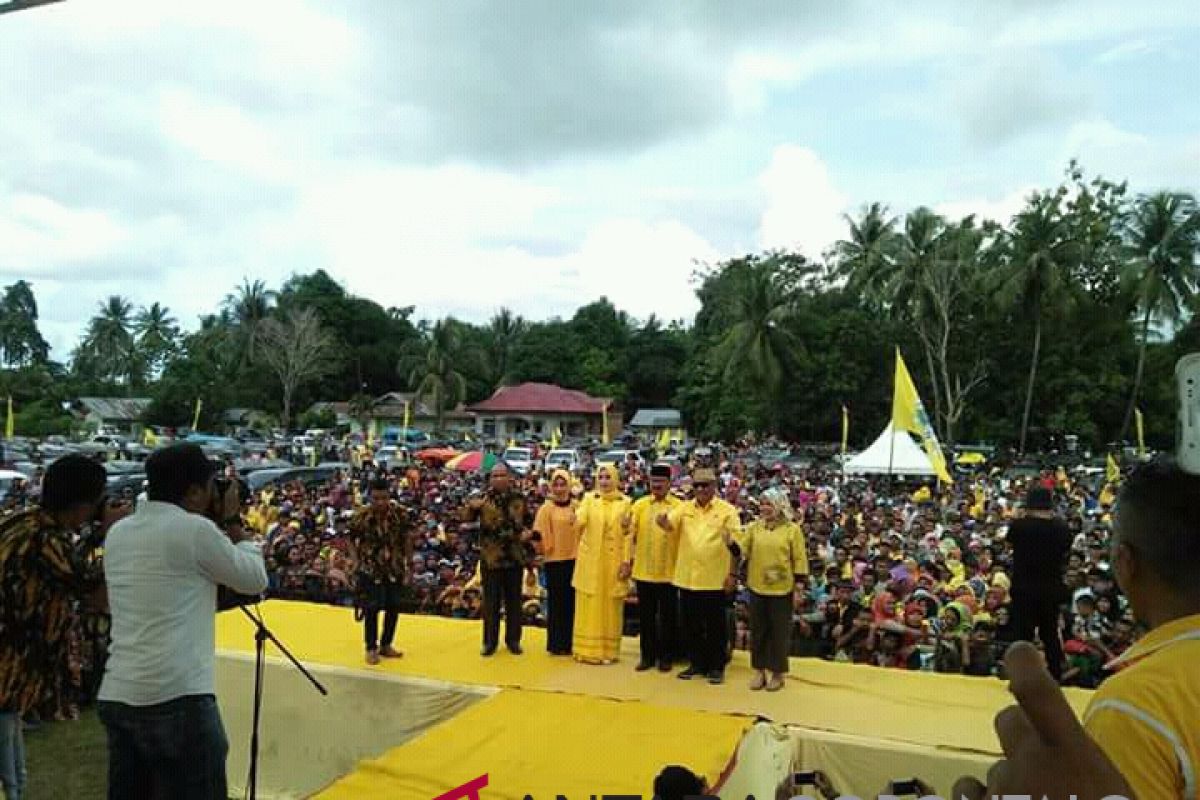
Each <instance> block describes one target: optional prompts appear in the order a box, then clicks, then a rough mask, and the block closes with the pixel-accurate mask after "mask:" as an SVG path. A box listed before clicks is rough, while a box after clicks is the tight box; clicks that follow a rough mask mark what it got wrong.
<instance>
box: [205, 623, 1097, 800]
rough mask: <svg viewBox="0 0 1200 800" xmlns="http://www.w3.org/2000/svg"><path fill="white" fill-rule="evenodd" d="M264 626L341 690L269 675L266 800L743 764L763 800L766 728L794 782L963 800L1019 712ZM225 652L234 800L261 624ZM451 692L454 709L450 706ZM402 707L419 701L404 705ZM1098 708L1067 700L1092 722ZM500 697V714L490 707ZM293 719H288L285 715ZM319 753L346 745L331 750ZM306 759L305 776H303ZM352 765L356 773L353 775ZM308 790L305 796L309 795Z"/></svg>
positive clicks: (466, 626)
mask: <svg viewBox="0 0 1200 800" xmlns="http://www.w3.org/2000/svg"><path fill="white" fill-rule="evenodd" d="M262 610H263V616H264V618H265V619H266V621H267V624H268V625H269V626H270V628H271V629H272V631H273V632H274V633H275V634H276V635H277V636H278V637H279V639H280V640H281V641H282V642H283V643H284V644H285V645H287V646H288V648H289V649H290V650H291V651H292V652H293V653H294V654H295V655H296V656H297V657H298V658H300V659H301V660H302V661H304V662H305V663H306V664H308V665H310V666H315V668H316V671H317V673H318V677H321V678H322V679H324V678H325V677H326V676H329V675H332V676H335V677H336V681H335V683H336V686H337V691H333V689H332V687H331V694H330V697H329V698H328V699H322V698H320V697H318V696H317V695H316V694H315V693H314V692H312V691H311V689H309V688H308V687H307V686H305V685H304V684H303V679H300V678H298V676H289V677H286V678H284V677H278V678H277V677H276V675H277V674H281V673H282V672H289V671H290V672H292V673H294V670H293V669H292V668H291V667H290V666H286V665H278V664H277V660H276V659H274V658H273V659H272V661H271V667H270V668H269V670H268V672H269V676H268V677H269V680H268V688H267V692H266V702H267V706H266V712H265V713H264V731H265V732H266V734H267V735H266V737H265V741H267V742H269V741H271V737H272V736H278V737H281V739H280V741H278V742H275V743H274V744H273V745H272V746H271V747H270V751H268V747H267V744H264V749H263V767H262V770H263V772H262V773H261V775H262V778H261V779H260V782H261V786H262V788H264V789H266V790H268V791H263V792H262V794H263V796H269V795H270V794H274V795H276V796H292V797H296V796H309V795H312V794H314V793H315V792H317V791H318V790H319V789H320V788H321V787H322V786H325V785H327V784H330V782H331V781H333V783H332V784H331V785H329V786H328V788H326V789H325V791H324V792H323V793H322V794H319V795H318V796H320V797H330V798H343V797H365V796H371V797H403V798H409V797H412V798H423V799H424V800H432V798H434V797H436V796H438V795H440V794H442V793H444V792H446V791H448V790H450V789H452V788H454V787H455V786H458V785H461V784H463V783H465V782H466V781H468V780H470V779H473V778H476V777H478V776H479V775H482V774H484V773H487V774H489V785H488V788H487V789H486V790H484V792H483V793H482V795H481V797H482V798H485V800H486V798H489V797H494V798H508V797H514V798H518V800H519V798H523V797H525V796H526V795H527V794H529V795H532V796H533V797H534V798H539V797H551V798H552V797H555V796H557V795H563V796H566V797H588V796H591V795H592V794H596V795H598V796H599V795H601V794H615V793H641V794H643V795H646V796H649V794H650V781H651V780H652V779H653V776H654V774H655V773H656V772H657V770H658V769H659V768H661V767H662V766H663V765H665V764H668V763H683V764H686V765H688V766H690V767H691V768H693V769H695V770H697V771H704V772H705V773H707V774H708V775H709V778H710V780H715V779H716V778H717V777H718V775H719V774H720V773H721V771H722V769H723V768H724V767H725V766H726V765H731V764H732V763H733V762H734V760H735V754H736V760H737V761H738V764H739V765H740V766H739V767H738V768H735V769H733V771H732V774H730V775H728V776H726V777H727V778H728V782H727V786H728V787H729V790H730V792H731V793H730V794H729V795H728V796H729V797H734V796H736V795H735V793H733V792H734V787H738V791H741V787H743V786H755V787H759V788H757V789H756V796H759V797H760V798H761V797H762V796H763V795H762V794H759V793H758V792H761V791H762V789H761V780H759V781H757V782H756V781H755V780H754V779H753V776H747V775H746V774H745V773H744V770H745V769H747V768H749V765H750V764H751V763H752V762H756V761H761V760H762V757H763V756H762V755H761V753H759V754H758V755H757V756H756V754H755V752H753V750H754V748H752V747H751V744H752V741H751V740H752V737H746V740H745V742H744V746H743V747H742V749H741V750H740V751H739V748H738V742H739V741H740V740H742V737H743V734H744V733H745V732H746V731H747V730H748V729H749V728H750V726H751V724H752V723H753V721H754V720H755V719H763V720H768V721H770V722H771V723H773V725H772V726H771V727H772V729H773V730H774V734H773V736H771V737H762V741H763V742H766V741H773V742H775V743H776V744H777V745H778V746H779V747H783V743H784V742H785V741H786V743H787V744H786V747H787V749H788V750H789V751H790V756H789V758H790V761H791V762H792V763H790V764H788V765H787V768H791V767H792V766H795V767H796V768H798V769H799V768H802V769H813V768H822V769H825V770H826V771H827V772H829V773H830V774H831V776H834V777H835V782H837V781H839V780H840V781H842V782H843V783H838V788H839V789H841V790H842V791H847V792H856V793H859V794H860V796H865V795H871V796H873V795H874V793H876V792H878V790H879V789H880V788H881V786H882V782H879V779H880V778H882V780H884V781H886V780H887V779H888V778H907V777H912V776H913V775H914V774H921V775H922V777H925V778H926V779H927V780H931V782H933V783H934V785H935V788H938V789H940V790H942V791H946V792H948V791H949V788H950V787H949V785H948V783H947V785H945V786H942V785H940V782H942V781H943V780H949V778H951V777H954V776H956V775H957V774H959V773H961V772H963V771H976V772H982V771H983V768H984V765H985V764H986V763H987V762H988V759H989V758H991V757H994V756H996V755H998V754H999V753H1000V747H999V743H998V741H997V740H996V735H995V732H994V731H993V729H992V717H993V716H994V715H995V713H996V712H997V711H998V710H1000V709H1001V708H1003V707H1004V706H1006V705H1008V704H1009V703H1010V702H1011V698H1010V696H1009V694H1008V691H1007V689H1006V687H1005V685H1004V683H1003V682H1001V681H999V680H993V679H985V678H967V677H961V676H950V675H936V674H931V673H913V672H904V671H898V670H884V669H879V668H874V667H860V666H851V665H845V664H833V663H828V662H824V661H820V660H814V659H793V660H792V662H791V675H790V677H789V680H788V683H787V686H786V688H785V689H784V690H783V691H781V692H776V693H766V692H751V691H750V690H749V689H748V688H747V687H746V683H747V682H748V680H749V677H750V670H749V665H748V663H747V657H746V654H745V653H741V652H739V653H737V654H736V655H735V657H734V663H733V664H732V665H731V667H730V669H729V671H728V673H727V680H728V682H727V684H726V685H724V686H710V685H708V684H707V683H706V682H703V681H690V682H685V681H679V680H676V679H675V678H674V676H673V675H663V674H662V673H658V672H656V671H653V670H652V671H649V672H644V673H636V672H634V670H633V665H634V664H636V663H637V642H636V641H635V640H631V639H626V640H625V641H624V642H623V643H622V659H621V662H620V663H619V664H617V665H612V666H586V665H582V664H576V663H574V662H573V661H572V660H570V659H568V658H561V657H558V658H556V657H551V656H549V655H547V654H546V653H545V652H544V649H545V639H544V636H545V632H544V631H543V630H540V629H527V630H526V635H525V649H526V653H525V654H524V655H522V656H519V657H518V656H513V655H511V654H509V653H508V652H507V651H505V650H503V649H501V650H500V651H499V652H498V653H497V654H496V655H495V656H494V657H492V658H490V659H485V658H482V657H480V655H479V644H480V624H481V623H479V622H477V621H475V622H470V621H462V620H452V619H444V618H439V617H417V616H402V617H401V620H400V624H399V626H398V629H397V636H396V646H397V647H399V648H400V649H401V650H403V651H404V654H405V655H404V657H403V658H400V659H394V660H385V661H384V662H383V663H382V664H381V665H379V666H378V667H367V666H366V665H365V664H364V663H363V649H362V639H361V633H362V626H361V624H356V623H355V622H354V618H353V614H352V612H351V610H350V609H345V608H334V607H330V606H317V605H310V604H304V603H289V602H281V601H273V602H268V603H265V604H263V606H262ZM217 644H218V649H219V651H220V652H221V654H222V655H223V658H222V659H220V661H221V662H222V663H221V664H220V665H219V674H218V684H219V686H218V691H219V695H220V700H221V706H222V709H223V712H224V713H225V716H226V722H227V725H228V726H229V728H230V733H229V738H230V741H231V743H232V747H231V762H230V776H231V782H235V781H234V780H233V779H234V778H236V777H237V776H239V775H242V774H244V763H245V762H244V757H242V760H241V761H237V760H236V759H235V756H234V753H235V752H236V751H237V749H238V748H239V744H240V742H241V741H243V740H242V739H240V738H239V736H238V734H240V733H242V732H243V731H242V728H243V724H244V726H245V731H246V732H247V733H248V722H247V720H248V716H247V714H246V710H247V709H248V708H249V704H250V702H251V699H252V698H251V691H250V683H249V680H250V678H251V677H252V676H251V674H250V673H251V672H252V670H249V669H247V668H246V665H247V661H246V659H247V658H248V656H249V655H252V654H253V649H254V638H253V629H252V627H251V625H250V623H249V621H248V620H246V619H245V618H244V617H242V615H240V614H237V613H233V614H222V615H220V617H219V620H218V626H217ZM270 648H271V645H269V644H268V650H269V651H270ZM270 655H272V656H274V655H277V654H273V653H271V654H270ZM239 665H240V666H239ZM285 681H286V692H285V693H284V694H285V695H286V699H285V700H279V701H277V700H275V699H274V698H275V697H276V694H277V693H279V692H280V691H281V690H280V689H279V688H278V685H277V684H278V683H280V682H285ZM360 685H361V689H360ZM497 690H502V691H499V693H498V694H497V693H496V692H497ZM438 692H442V693H444V694H445V697H444V698H441V699H436V698H435V694H436V693H438ZM398 693H400V694H405V693H407V694H408V695H409V696H408V698H407V699H406V700H395V699H393V698H394V696H395V695H397V694H398ZM1089 694H1090V693H1088V692H1082V691H1078V690H1069V691H1068V697H1069V699H1070V700H1071V702H1072V705H1074V706H1075V708H1076V710H1077V711H1082V710H1083V708H1084V707H1085V706H1086V703H1087V699H1088V696H1089ZM485 695H492V696H486V697H484V699H480V698H481V697H483V696H485ZM620 701H625V702H620ZM631 701H633V702H631ZM278 702H283V703H284V706H285V707H284V708H282V709H280V708H276V707H275V706H274V705H273V704H275V703H278ZM273 715H281V717H282V721H281V720H279V719H275V718H273ZM399 718H403V721H402V723H398V722H397V721H396V720H397V719H399ZM306 720H307V721H306ZM231 721H232V722H231ZM322 739H328V740H333V741H335V743H336V745H335V746H333V747H332V749H331V747H330V745H329V743H328V742H324V741H321V740H322ZM285 740H286V741H285ZM760 749H761V748H760ZM327 751H332V756H330V754H329V752H327ZM327 756H328V757H327ZM272 759H275V760H276V762H277V763H276V764H274V765H273V764H272ZM291 759H299V760H302V761H304V762H305V763H304V764H303V765H301V766H299V767H291V766H289V765H288V763H287V762H288V761H289V760H291ZM355 760H358V761H360V762H361V763H360V765H359V767H358V768H357V769H356V770H354V771H353V772H349V774H347V770H348V767H347V764H348V763H352V762H353V761H355ZM776 760H778V757H777V758H776ZM972 765H977V768H976V767H973V766H972ZM917 770H923V771H924V772H923V773H917V772H916V771H917ZM301 774H303V778H304V779H303V780H299V779H298V778H297V777H296V776H298V775H301ZM784 774H786V771H785V773H784ZM342 776H344V777H342ZM335 779H336V780H335ZM745 796H746V795H745V794H744V793H742V794H740V796H739V800H740V798H744V797H745Z"/></svg>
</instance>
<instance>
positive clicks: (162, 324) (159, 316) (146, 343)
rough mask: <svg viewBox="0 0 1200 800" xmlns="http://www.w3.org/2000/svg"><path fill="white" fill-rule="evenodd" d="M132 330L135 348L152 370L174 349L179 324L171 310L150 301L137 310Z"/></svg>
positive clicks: (155, 369)
mask: <svg viewBox="0 0 1200 800" xmlns="http://www.w3.org/2000/svg"><path fill="white" fill-rule="evenodd" d="M133 330H134V332H135V333H136V334H137V350H138V352H139V354H140V357H141V358H142V359H143V360H144V361H145V362H146V364H147V365H148V366H149V368H150V369H151V370H152V371H157V370H158V369H160V368H161V367H162V366H163V362H165V361H166V359H167V357H168V356H170V354H171V352H172V351H174V349H175V343H176V340H177V339H178V338H179V326H178V324H177V323H176V321H175V318H174V317H172V316H171V311H170V309H168V308H167V307H166V306H164V305H162V304H161V303H152V304H151V305H149V306H147V307H145V308H143V309H142V310H141V311H139V312H138V315H137V319H136V320H134V323H133Z"/></svg>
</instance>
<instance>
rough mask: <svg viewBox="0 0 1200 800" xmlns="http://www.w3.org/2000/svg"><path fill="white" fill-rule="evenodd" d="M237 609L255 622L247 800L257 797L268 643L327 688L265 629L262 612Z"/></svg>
mask: <svg viewBox="0 0 1200 800" xmlns="http://www.w3.org/2000/svg"><path fill="white" fill-rule="evenodd" d="M238 610H239V611H241V612H242V613H243V614H245V615H246V618H247V619H248V620H250V621H251V622H253V623H254V626H255V631H254V715H253V722H252V723H251V731H250V777H249V779H248V780H247V782H246V783H247V786H246V789H247V792H248V793H249V797H250V800H257V798H258V730H259V724H260V722H261V719H262V700H263V677H264V674H265V672H266V666H267V660H266V649H267V642H268V641H269V642H271V644H273V645H275V646H276V647H277V648H279V652H281V653H283V655H284V656H285V657H286V658H287V660H288V661H290V662H292V665H293V666H295V667H296V669H298V670H300V674H301V675H303V676H304V677H305V678H307V679H308V682H309V683H311V684H312V685H313V688H314V689H316V690H317V691H318V692H320V693H321V694H322V695H323V696H328V695H329V691H328V690H327V689H326V688H325V687H324V686H322V685H321V682H320V681H318V680H317V679H316V678H314V677H313V675H312V673H311V672H309V671H308V670H307V669H305V667H304V665H303V664H301V663H300V662H299V661H298V660H296V657H295V656H293V655H292V654H291V652H290V651H289V650H288V649H287V648H286V647H284V646H283V642H281V641H279V640H278V639H277V638H275V634H273V633H271V631H270V630H269V629H268V628H267V626H266V623H264V622H263V619H262V614H261V613H258V612H257V610H256V612H254V613H252V612H251V611H250V610H249V609H248V608H246V607H245V606H238Z"/></svg>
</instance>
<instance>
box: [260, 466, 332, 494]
mask: <svg viewBox="0 0 1200 800" xmlns="http://www.w3.org/2000/svg"><path fill="white" fill-rule="evenodd" d="M349 471H350V465H349V464H342V463H340V462H329V463H324V464H318V465H317V466H315V467H288V468H283V469H260V470H258V471H256V472H251V473H250V474H249V475H247V476H246V484H247V485H248V486H249V487H250V489H251V490H252V491H255V492H259V491H262V490H263V489H264V488H266V487H268V486H279V485H281V484H285V483H292V482H294V481H299V482H301V483H303V484H304V485H306V486H314V485H320V484H322V483H325V482H326V481H328V480H329V479H330V478H332V477H333V476H334V475H335V474H336V473H338V472H349Z"/></svg>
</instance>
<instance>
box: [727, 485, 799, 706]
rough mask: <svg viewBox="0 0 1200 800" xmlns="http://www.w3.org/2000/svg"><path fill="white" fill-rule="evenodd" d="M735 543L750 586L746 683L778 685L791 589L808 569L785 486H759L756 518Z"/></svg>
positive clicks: (788, 639)
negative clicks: (749, 673) (750, 670)
mask: <svg viewBox="0 0 1200 800" xmlns="http://www.w3.org/2000/svg"><path fill="white" fill-rule="evenodd" d="M736 545H737V550H738V552H737V553H736V555H737V556H738V557H740V558H744V559H745V561H746V585H747V586H748V587H749V589H750V665H751V666H752V667H753V668H754V677H753V678H752V679H751V681H750V688H751V689H753V690H756V691H757V690H758V689H762V688H764V687H765V688H766V690H767V691H769V692H776V691H779V690H780V689H782V688H783V680H784V675H786V674H787V671H788V654H789V653H790V652H791V649H792V605H793V603H792V593H793V591H794V590H795V588H796V583H797V581H798V580H799V578H800V577H801V576H803V575H807V574H808V547H807V545H806V544H805V541H804V532H803V531H802V530H801V528H800V526H799V525H798V524H797V523H795V522H793V521H792V503H791V500H790V499H789V498H788V496H787V494H786V493H785V492H783V491H781V490H779V489H768V490H767V491H765V492H763V494H762V497H761V500H760V502H759V518H758V519H756V520H755V521H754V522H752V523H750V525H748V526H747V527H746V528H745V529H744V530H743V531H742V533H741V535H740V536H739V537H738V539H737V542H736ZM767 673H770V677H769V678H768V676H767Z"/></svg>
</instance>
